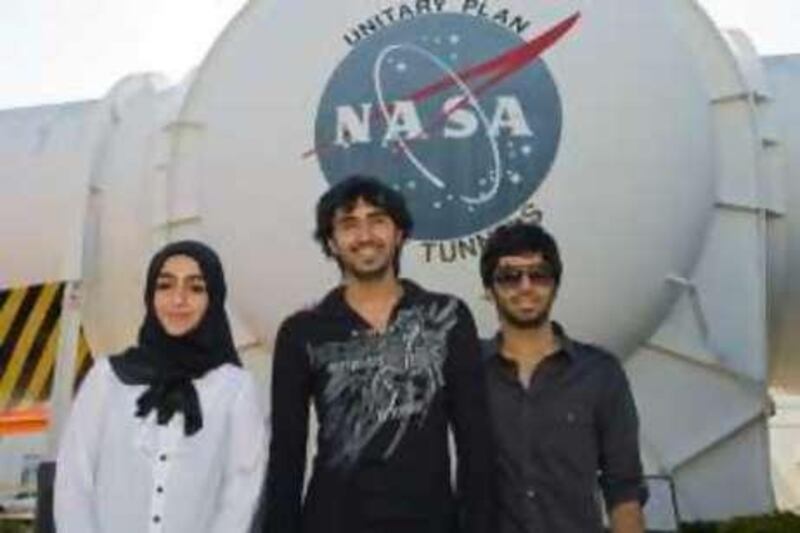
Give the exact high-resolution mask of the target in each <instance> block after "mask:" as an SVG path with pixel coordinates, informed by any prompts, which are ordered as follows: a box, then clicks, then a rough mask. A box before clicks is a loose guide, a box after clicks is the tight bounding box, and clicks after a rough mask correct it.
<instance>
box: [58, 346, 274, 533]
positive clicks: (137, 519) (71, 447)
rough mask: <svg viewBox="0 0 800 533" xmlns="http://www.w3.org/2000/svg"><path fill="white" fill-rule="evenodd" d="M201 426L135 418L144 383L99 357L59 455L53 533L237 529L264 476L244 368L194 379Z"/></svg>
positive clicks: (260, 434)
mask: <svg viewBox="0 0 800 533" xmlns="http://www.w3.org/2000/svg"><path fill="white" fill-rule="evenodd" d="M194 385H195V388H196V389H197V394H198V396H199V398H200V406H201V408H202V410H203V427H202V428H201V429H200V431H198V432H197V433H195V434H194V435H192V436H190V437H186V436H185V435H184V433H183V414H181V413H177V414H175V415H174V416H173V417H172V419H171V420H170V422H169V424H168V425H166V426H160V425H158V424H156V422H155V410H154V411H153V412H151V413H150V414H149V415H148V417H147V418H146V419H141V418H137V417H135V416H134V413H135V411H136V400H137V398H138V397H139V396H140V395H141V394H142V393H143V392H144V391H145V389H146V387H145V386H144V385H141V386H140V385H136V386H130V385H124V384H123V383H122V382H121V381H120V380H119V379H118V378H117V376H116V375H115V374H114V372H113V370H112V369H111V365H110V364H109V362H108V361H107V360H106V359H98V360H97V361H96V363H95V365H94V368H93V369H92V370H91V371H90V373H89V375H88V376H87V377H86V379H85V381H84V383H83V384H82V386H81V388H80V392H79V393H78V396H77V398H76V400H75V402H74V404H73V407H72V412H71V414H70V418H69V421H68V423H67V426H66V428H65V430H64V434H63V436H62V440H61V447H60V450H59V454H58V462H57V467H56V480H55V509H54V513H55V520H56V530H57V531H58V532H59V533H143V532H145V531H147V532H149V533H204V532H208V533H238V532H242V533H244V532H246V531H248V530H249V527H250V522H251V519H252V517H253V513H254V511H255V506H256V503H257V500H258V496H259V493H260V489H261V484H262V481H263V479H264V468H265V465H266V454H267V452H266V450H267V430H266V422H265V417H264V416H263V413H262V410H261V408H260V405H259V401H258V395H257V393H256V388H255V384H254V382H253V379H252V378H251V377H250V375H249V374H248V373H247V372H246V371H244V370H242V369H241V368H238V367H235V366H233V365H223V366H221V367H218V368H216V369H215V370H212V371H211V372H209V373H208V374H206V375H205V376H203V377H202V378H200V379H198V380H195V381H194Z"/></svg>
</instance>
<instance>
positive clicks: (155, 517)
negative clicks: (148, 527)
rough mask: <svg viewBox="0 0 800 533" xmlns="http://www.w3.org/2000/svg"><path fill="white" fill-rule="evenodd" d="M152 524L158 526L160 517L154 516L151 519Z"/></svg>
mask: <svg viewBox="0 0 800 533" xmlns="http://www.w3.org/2000/svg"><path fill="white" fill-rule="evenodd" d="M153 522H154V523H156V524H158V523H159V522H161V517H160V516H158V515H155V516H154V517H153Z"/></svg>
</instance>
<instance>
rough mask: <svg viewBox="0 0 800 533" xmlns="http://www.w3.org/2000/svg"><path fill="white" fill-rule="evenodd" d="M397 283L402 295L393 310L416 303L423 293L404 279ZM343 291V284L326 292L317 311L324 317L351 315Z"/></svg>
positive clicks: (415, 285) (414, 284) (412, 283)
mask: <svg viewBox="0 0 800 533" xmlns="http://www.w3.org/2000/svg"><path fill="white" fill-rule="evenodd" d="M399 281H400V285H401V286H402V287H403V294H402V295H401V296H400V299H399V300H398V301H397V305H395V308H403V307H408V306H409V305H411V304H413V303H415V302H417V301H418V300H419V299H420V297H421V296H422V294H423V292H424V291H423V290H422V287H420V286H419V285H417V284H416V283H414V282H413V281H411V280H408V279H405V278H401V279H400V280H399ZM344 289H345V286H344V284H340V285H338V286H336V287H335V288H334V289H332V290H331V291H330V292H328V294H326V295H325V297H324V298H323V299H322V301H320V303H319V304H318V305H317V307H316V309H317V311H319V312H320V313H323V314H326V315H347V314H349V313H352V310H351V309H350V306H349V305H348V303H347V301H346V300H345V299H344Z"/></svg>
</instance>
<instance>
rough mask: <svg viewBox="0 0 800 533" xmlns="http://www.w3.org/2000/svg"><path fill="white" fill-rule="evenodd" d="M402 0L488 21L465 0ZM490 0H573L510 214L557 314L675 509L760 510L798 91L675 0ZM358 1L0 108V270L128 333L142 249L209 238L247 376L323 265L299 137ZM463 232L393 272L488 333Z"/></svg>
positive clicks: (257, 24)
mask: <svg viewBox="0 0 800 533" xmlns="http://www.w3.org/2000/svg"><path fill="white" fill-rule="evenodd" d="M418 4H419V3H416V4H414V5H415V6H417V5H418ZM423 4H425V5H429V6H430V5H434V6H435V5H441V6H442V10H443V12H444V13H450V14H458V15H459V16H461V17H478V16H481V17H483V18H484V19H485V18H487V17H489V18H491V17H494V18H495V19H496V20H495V22H498V23H500V22H502V20H503V19H502V16H501V15H498V12H497V11H495V12H493V13H489V14H488V15H480V14H479V13H477V11H476V10H477V9H478V8H475V9H474V10H472V11H475V12H472V11H469V10H467V9H466V6H467V5H471V4H470V3H469V2H446V1H443V2H427V3H425V2H423ZM456 4H458V5H456ZM506 4H507V8H508V9H509V14H508V15H507V16H508V17H511V16H512V15H511V13H513V14H515V15H516V16H519V17H521V20H524V21H527V22H528V24H529V26H527V27H526V28H528V29H525V30H524V31H523V32H521V36H522V39H523V40H528V39H529V38H530V39H531V40H532V39H533V37H534V36H535V35H537V34H540V32H543V31H544V30H545V29H547V28H551V27H554V25H556V24H558V23H559V22H560V21H564V20H567V17H569V16H571V15H574V14H575V13H579V15H580V18H578V19H577V23H575V25H574V27H573V28H572V29H571V32H572V33H571V34H568V35H567V36H566V37H564V38H563V39H562V41H560V43H559V45H558V46H553V47H552V48H550V49H548V50H546V51H545V52H544V53H543V54H542V58H543V60H544V62H545V64H546V65H547V67H548V69H549V72H550V74H551V75H552V78H553V79H554V80H555V84H556V85H557V87H558V91H559V94H560V106H561V108H560V109H561V113H562V122H561V130H560V137H559V139H558V140H559V143H560V145H559V148H558V154H557V156H556V157H555V159H554V162H553V165H552V167H551V168H549V172H548V173H547V176H546V179H544V180H543V182H542V183H541V186H540V187H539V188H538V189H537V190H536V192H535V193H534V194H533V196H531V198H529V199H528V202H527V204H526V205H521V206H520V207H519V209H518V210H517V211H516V212H515V213H513V214H512V215H511V216H518V215H519V216H525V214H526V210H531V209H533V210H535V211H536V212H537V213H539V214H540V215H541V216H542V217H543V220H544V224H545V225H546V226H547V227H548V228H549V229H551V230H552V231H553V232H554V233H555V235H556V236H557V238H558V239H559V242H560V244H561V246H562V253H563V255H564V259H565V263H566V274H565V282H564V286H563V288H562V293H561V295H560V298H559V304H558V307H557V309H556V310H555V315H556V317H557V318H558V319H559V320H560V321H562V322H563V323H565V325H566V326H567V327H568V328H569V330H570V331H572V333H573V334H574V335H575V336H577V337H580V338H585V339H591V340H593V341H595V342H598V343H600V344H603V345H606V346H608V347H609V348H612V349H613V350H615V351H616V352H617V353H618V354H620V356H621V357H623V359H624V361H625V368H626V370H627V372H628V375H629V376H630V379H631V382H632V385H633V388H634V394H635V396H636V399H637V403H638V406H639V410H640V415H641V419H642V430H643V431H642V443H643V453H644V459H645V463H646V470H647V473H648V474H651V475H659V476H664V477H665V478H668V479H671V480H672V481H673V482H674V484H675V489H676V494H677V504H678V508H679V511H680V515H681V517H682V518H683V519H685V520H692V519H713V518H723V517H729V516H733V515H741V514H753V513H760V512H763V511H765V510H767V509H771V508H772V507H773V505H774V501H773V495H772V494H773V491H772V487H771V482H770V476H769V445H768V438H767V417H768V416H769V414H770V401H769V397H768V394H767V386H768V383H769V381H768V370H769V368H768V362H769V361H775V363H774V366H773V368H778V366H777V365H784V364H788V365H789V366H788V367H787V368H788V369H789V370H785V371H784V370H781V371H780V372H779V374H780V375H779V376H776V375H775V374H773V377H772V379H773V381H774V382H776V383H780V384H781V385H782V386H785V387H788V388H790V389H791V388H793V387H798V386H800V379H797V373H796V372H797V368H798V366H797V363H796V361H795V362H794V363H792V362H791V359H790V356H788V355H786V354H789V353H790V352H791V350H792V349H793V348H795V347H796V346H798V341H799V339H797V338H796V333H793V334H790V333H789V331H790V330H791V328H789V327H788V326H787V325H785V324H788V322H785V320H790V318H789V317H791V316H793V315H794V316H796V313H794V314H793V312H792V311H791V310H793V309H794V310H796V308H797V305H800V298H799V297H798V293H799V292H800V291H797V290H795V289H796V288H797V284H796V283H794V284H793V285H791V289H786V290H779V291H778V292H777V293H772V294H773V298H772V299H771V300H770V298H769V289H770V287H769V286H768V280H770V279H777V278H773V277H771V276H769V275H768V273H770V272H772V273H779V272H780V271H782V270H783V271H786V270H787V269H789V268H790V265H794V266H797V264H798V261H800V260H798V257H800V255H798V250H799V249H800V248H798V246H797V242H798V241H797V239H794V240H793V241H792V240H791V239H789V242H791V243H793V244H790V245H785V244H784V245H783V248H780V247H778V248H776V246H775V243H776V242H777V241H776V240H775V237H781V236H784V237H785V236H786V235H787V234H789V235H791V234H792V230H793V229H794V230H795V231H797V229H796V226H797V224H796V223H795V220H796V217H797V216H798V212H800V206H797V205H796V203H797V202H798V201H800V191H795V190H787V191H786V192H784V191H783V190H782V189H781V181H782V176H783V172H784V171H785V168H786V167H785V161H786V157H785V151H786V150H787V147H790V148H788V150H789V151H791V150H792V149H794V150H795V151H796V150H797V149H798V147H800V138H798V137H797V135H796V132H795V133H793V134H791V135H794V136H793V137H792V136H791V135H790V136H788V137H786V138H785V142H784V138H783V137H782V132H781V130H780V127H779V126H778V124H779V121H778V118H779V117H782V116H791V115H790V113H794V114H795V115H796V114H797V110H796V106H795V108H794V109H793V108H792V107H791V106H792V105H793V104H792V103H791V98H790V97H787V96H786V94H785V93H780V92H778V93H776V94H773V93H772V92H771V91H770V89H769V87H768V82H767V81H766V76H765V75H764V72H763V69H762V67H761V62H760V60H759V58H758V57H757V55H756V54H755V52H754V51H753V50H752V49H751V48H750V47H749V44H748V43H747V41H746V39H744V38H743V37H742V36H741V35H737V34H732V35H729V36H727V37H726V36H723V34H721V33H720V32H719V30H718V29H717V28H715V27H714V26H713V24H712V23H711V22H710V20H709V19H708V18H707V17H706V16H705V14H704V13H703V12H702V10H700V9H699V7H698V6H697V5H696V4H695V3H694V2H693V1H691V0H680V1H676V2H670V3H653V4H652V5H650V4H648V5H647V6H644V5H643V4H642V3H641V2H637V1H635V0H613V1H609V2H588V1H587V2H582V1H577V0H575V1H571V2H563V3H560V4H559V6H558V7H553V6H550V4H548V6H549V7H536V6H531V5H530V4H532V3H531V2H524V1H521V0H519V1H516V0H515V1H511V0H510V1H508V2H506ZM377 5H378V4H377V3H376V2H372V1H370V0H347V1H344V0H343V1H340V2H323V3H321V2H313V1H311V0H291V1H270V0H254V1H252V2H251V3H250V4H248V5H247V7H245V9H244V10H243V11H242V12H241V13H240V14H239V16H238V17H236V18H235V19H234V21H233V22H232V23H231V24H230V26H229V27H228V28H227V30H226V31H225V32H224V33H223V34H222V35H221V36H220V38H219V39H218V41H217V43H216V45H215V46H214V48H213V50H212V51H211V53H210V54H209V56H208V57H207V58H206V60H205V61H204V63H203V64H202V65H201V66H200V67H199V68H198V69H197V71H196V72H194V73H193V74H192V75H191V76H190V77H189V78H187V79H186V80H185V81H184V82H183V83H182V84H180V85H179V86H177V87H172V88H166V87H163V86H162V83H161V81H160V79H159V78H157V77H154V76H149V75H142V76H133V77H130V78H128V79H125V80H123V81H121V82H120V83H119V84H118V86H117V87H115V88H114V89H113V90H112V91H111V92H110V94H109V95H108V96H107V97H106V98H104V99H103V100H101V101H97V102H89V103H78V104H65V105H63V106H56V107H52V108H37V109H32V110H17V111H7V112H4V113H0V154H2V156H1V157H2V158H3V162H4V167H5V168H6V169H11V170H12V171H13V173H10V174H9V178H10V180H9V179H8V178H4V181H3V185H2V187H3V197H2V202H3V209H0V223H2V224H3V226H2V227H5V228H10V227H13V228H19V229H18V230H17V229H15V231H4V232H2V234H0V287H3V286H14V285H20V284H32V283H35V282H38V281H42V280H55V279H59V280H72V281H75V282H78V281H79V282H81V284H80V286H79V287H77V286H76V289H80V296H81V301H82V307H81V308H80V312H81V314H82V319H83V323H84V324H85V326H86V328H87V334H88V337H89V340H90V343H91V345H92V347H93V349H94V350H95V351H96V352H99V353H107V352H110V351H115V350H118V349H119V348H121V347H122V346H124V345H125V344H126V343H128V342H129V341H130V339H131V338H132V337H133V336H134V334H135V327H136V325H137V324H138V321H139V318H140V316H141V307H140V298H141V278H142V272H143V269H144V265H145V262H146V260H147V259H148V257H149V255H150V253H151V251H152V250H153V249H154V248H155V247H156V246H157V245H159V244H161V243H163V242H165V241H168V240H173V239H176V238H180V237H184V236H194V237H201V238H204V239H207V240H208V241H209V242H210V243H211V244H212V245H213V246H214V247H216V248H217V249H219V250H220V251H221V255H222V257H223V260H224V262H225V264H226V270H227V273H228V276H229V279H230V285H231V305H230V307H231V309H230V311H231V313H232V314H233V316H234V329H235V336H236V339H237V343H238V344H239V345H240V346H241V347H242V348H243V349H245V350H246V351H247V352H248V353H250V354H252V357H251V358H250V361H251V362H252V363H253V367H254V368H256V369H257V370H259V371H260V372H262V376H263V372H266V366H267V365H266V364H265V363H266V362H267V360H268V358H267V357H264V355H265V354H268V353H269V352H270V350H271V347H272V341H273V338H274V334H275V330H276V328H277V326H278V324H279V323H280V320H281V319H282V318H283V317H284V316H285V315H286V314H288V313H289V312H290V311H292V310H294V309H296V308H297V307H300V306H302V305H304V304H307V303H309V302H311V301H312V300H313V299H315V298H318V297H319V296H320V295H321V294H322V292H323V291H324V290H325V289H326V288H327V287H329V286H330V285H332V284H333V283H335V282H336V277H337V276H336V275H337V272H336V268H335V266H334V265H333V264H332V263H328V262H326V261H325V260H324V259H323V258H322V254H321V253H320V251H319V249H318V247H317V246H316V245H315V244H314V243H313V242H312V240H311V238H310V235H311V232H312V227H313V215H312V212H313V205H314V202H315V201H316V198H317V197H318V195H319V194H320V193H321V192H322V191H323V190H324V189H325V187H326V186H327V183H326V180H325V178H324V176H323V172H322V171H321V169H320V164H319V162H318V161H317V159H316V158H313V157H301V154H303V153H304V152H306V151H307V150H308V149H309V147H311V146H314V145H315V132H314V123H315V115H316V114H317V111H318V106H319V102H320V99H321V97H322V94H323V90H324V89H325V86H326V83H328V82H329V80H330V79H331V77H332V75H333V73H334V72H335V71H336V69H337V68H338V66H339V65H340V64H341V63H342V61H343V58H345V57H346V56H347V55H348V53H349V51H350V44H348V42H347V41H346V40H345V39H342V36H343V34H344V35H347V32H348V31H349V29H352V28H354V27H355V28H358V27H359V26H358V24H359V23H362V24H365V21H367V22H368V21H369V20H372V18H374V17H375V16H378V15H376V13H382V11H380V10H379V9H378V8H377V7H376V6H377ZM403 5H406V4H403ZM409 5H411V3H409ZM398 9H400V8H398ZM409 9H410V8H409ZM415 9H418V8H415ZM448 9H451V10H452V12H448V11H447V10H448ZM398 13H399V11H398ZM420 14H424V15H427V16H431V17H432V16H435V13H417V15H420ZM622 14H624V16H623V15H622ZM384 16H385V15H384ZM397 16H398V17H399V14H398V15H397ZM409 20H410V19H409ZM460 20H461V19H459V21H460ZM373 22H374V21H373ZM383 22H384V23H385V26H387V27H390V26H391V24H389V22H387V21H386V20H383ZM374 24H377V23H374ZM374 24H373V25H374ZM408 24H411V22H408ZM375 27H376V28H377V26H375ZM381 27H382V26H381ZM379 31H380V28H378V29H376V30H375V34H376V35H379V33H378V32H379ZM525 32H527V33H525ZM351 37H352V35H351ZM450 37H452V35H451V36H450ZM368 38H369V37H368ZM432 38H433V37H432ZM365 42H366V41H365ZM456 42H457V41H456ZM290 52H291V53H290ZM454 53H455V52H454ZM454 61H455V59H454ZM794 72H796V71H794ZM770 74H772V72H770ZM787 76H788V74H787ZM793 80H795V81H793V82H792V83H797V82H796V80H797V78H796V77H795V78H793ZM426 81H430V80H426ZM787 83H788V82H787ZM794 86H795V87H796V86H797V85H794ZM776 102H777V103H776ZM797 123H800V121H798V120H795V121H794V124H797ZM320 157H321V156H320ZM790 159H791V158H790ZM6 161H10V162H11V163H10V165H9V164H5V163H6ZM793 161H794V162H795V163H794V164H795V165H797V163H796V162H797V161H798V159H797V158H796V157H795V158H794V159H793ZM795 168H797V166H795ZM9 183H10V184H11V187H10V188H9V187H8V184H9ZM7 190H10V191H11V192H10V196H9V195H8V193H7ZM523 200H524V199H523ZM32 213H35V216H32ZM793 217H794V218H793ZM498 222H499V221H498ZM775 228H779V229H777V230H776V229H775ZM487 229H489V228H484V229H482V230H481V231H479V232H478V234H485V231H486V230H487ZM478 240H479V239H478V237H476V236H474V235H473V236H464V237H454V238H453V239H442V240H436V239H429V240H426V241H412V242H410V243H409V244H408V246H407V248H406V250H405V252H404V262H403V272H404V274H406V275H408V276H409V277H412V278H415V279H417V280H419V281H420V282H422V283H423V284H425V285H428V286H431V287H435V288H439V289H444V290H448V291H451V292H455V293H458V294H459V295H461V296H462V297H463V298H465V299H466V300H467V301H468V303H470V305H471V307H472V308H473V311H474V312H475V314H476V317H477V319H478V322H479V325H480V327H481V330H482V332H483V333H484V334H490V333H491V331H492V328H493V323H494V318H493V316H492V309H491V308H490V306H489V305H488V304H486V303H485V302H484V301H483V300H482V297H481V289H480V282H479V279H478V274H477V263H476V257H475V252H474V249H475V247H476V246H477V245H478V244H479V243H478ZM31 242H35V243H36V244H35V245H34V246H31V244H30V243H31ZM40 243H41V244H40ZM476 243H478V244H476ZM776 249H777V250H779V251H780V250H783V251H784V253H782V254H778V255H776V254H775V253H774V251H775V250H776ZM12 251H13V252H12ZM451 259H452V260H451ZM776 275H777V274H776ZM785 279H786V278H784V280H785ZM784 282H786V283H788V282H787V281H784ZM787 287H789V285H787ZM776 294H777V295H779V296H778V297H776V296H775V295H776ZM770 302H778V303H779V305H777V306H774V307H770ZM770 309H772V314H771V313H770ZM784 317H786V319H785V318H784ZM776 324H779V326H777V327H776V326H775V325H776ZM780 324H784V325H782V326H781V325H780ZM770 326H773V328H772V333H773V336H772V338H773V339H782V340H779V341H775V342H777V344H776V343H775V342H773V346H779V347H780V348H779V351H778V354H779V356H778V359H770V351H769V348H768V346H770ZM795 329H797V328H795ZM792 335H795V336H792ZM65 350H67V349H66V348H65ZM780 350H783V351H782V352H781V351H780ZM67 351H68V350H67ZM781 354H783V355H781ZM787 361H788V363H786V362H787ZM792 364H794V365H795V366H792ZM781 368H783V367H781ZM62 372H67V373H66V374H65V375H69V373H68V371H66V370H63V367H62ZM792 372H795V373H794V374H792ZM784 376H786V377H784ZM795 390H796V389H795ZM731 487H736V490H730V488H731ZM656 489H657V487H656ZM648 514H649V520H650V525H651V527H654V528H659V527H661V528H663V529H668V528H670V527H672V526H674V524H673V523H672V520H673V518H674V517H673V514H672V502H671V501H670V499H669V496H668V493H662V492H661V491H660V490H655V492H654V498H653V502H652V503H651V504H650V506H649V508H648Z"/></svg>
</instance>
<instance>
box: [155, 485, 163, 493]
mask: <svg viewBox="0 0 800 533" xmlns="http://www.w3.org/2000/svg"><path fill="white" fill-rule="evenodd" d="M156 492H157V493H159V494H161V493H162V492H164V487H162V486H161V485H159V486H158V487H156Z"/></svg>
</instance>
